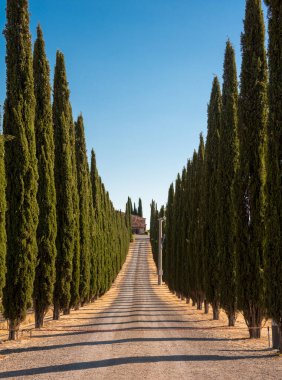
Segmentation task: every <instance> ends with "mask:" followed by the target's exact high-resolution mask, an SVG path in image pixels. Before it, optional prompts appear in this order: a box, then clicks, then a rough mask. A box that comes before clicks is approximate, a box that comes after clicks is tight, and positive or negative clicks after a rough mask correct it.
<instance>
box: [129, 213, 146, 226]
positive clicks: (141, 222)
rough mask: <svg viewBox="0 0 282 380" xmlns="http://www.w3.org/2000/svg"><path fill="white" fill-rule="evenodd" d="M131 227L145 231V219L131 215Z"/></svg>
mask: <svg viewBox="0 0 282 380" xmlns="http://www.w3.org/2000/svg"><path fill="white" fill-rule="evenodd" d="M131 227H132V228H144V229H146V218H141V217H140V216H138V215H131Z"/></svg>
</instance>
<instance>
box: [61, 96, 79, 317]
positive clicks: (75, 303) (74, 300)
mask: <svg viewBox="0 0 282 380" xmlns="http://www.w3.org/2000/svg"><path fill="white" fill-rule="evenodd" d="M69 108H70V115H71V122H70V148H71V163H72V182H71V186H72V202H73V215H74V233H73V239H74V252H73V271H72V280H71V299H70V304H69V307H68V308H65V310H64V314H69V313H70V308H71V307H74V308H75V309H78V308H79V305H80V289H79V287H80V211H79V195H78V187H77V186H78V180H77V168H76V153H75V125H74V122H73V118H72V109H71V105H70V103H69Z"/></svg>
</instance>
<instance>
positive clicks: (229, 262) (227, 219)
mask: <svg viewBox="0 0 282 380" xmlns="http://www.w3.org/2000/svg"><path fill="white" fill-rule="evenodd" d="M238 160H239V141H238V82H237V70H236V63H235V52H234V49H233V47H232V45H231V43H230V41H227V43H226V50H225V59H224V73H223V89H222V114H221V128H220V146H219V168H218V194H219V199H220V202H219V203H218V222H217V226H218V232H217V236H218V241H219V246H218V249H219V255H220V268H219V269H220V276H219V280H220V288H221V289H220V305H221V307H222V308H223V309H224V310H225V312H226V314H227V316H228V320H229V326H234V324H235V320H236V311H237V297H236V245H235V238H236V218H235V199H234V196H235V194H234V181H235V178H236V173H237V170H238Z"/></svg>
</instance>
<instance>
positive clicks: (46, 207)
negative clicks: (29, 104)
mask: <svg viewBox="0 0 282 380" xmlns="http://www.w3.org/2000/svg"><path fill="white" fill-rule="evenodd" d="M33 72H34V93H35V99H36V110H35V111H36V112H35V134H36V153H37V160H38V172H39V181H38V193H37V202H38V206H39V223H38V228H37V245H38V257H37V267H36V273H35V282H34V290H33V299H34V310H35V327H42V325H43V318H44V314H45V313H46V311H47V310H48V307H49V306H50V305H51V304H52V298H53V288H54V282H55V259H56V231H57V223H56V190H55V178H54V140H53V124H52V107H51V87H50V69H49V64H48V61H47V59H46V54H45V46H44V41H43V35H42V30H41V28H40V26H38V28H37V40H36V42H35V45H34V58H33Z"/></svg>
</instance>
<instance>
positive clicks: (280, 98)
mask: <svg viewBox="0 0 282 380" xmlns="http://www.w3.org/2000/svg"><path fill="white" fill-rule="evenodd" d="M266 2H267V4H268V6H269V8H268V20H269V23H268V29H269V45H268V59H269V90H268V94H269V119H268V157H267V195H268V209H267V218H266V221H267V224H266V226H267V243H266V252H265V274H266V276H265V278H266V294H267V297H266V307H267V311H268V314H269V315H270V316H271V317H272V318H274V320H275V321H276V323H278V325H279V326H280V349H281V351H282V302H281V300H282V281H281V273H282V244H281V240H282V188H281V187H282V186H281V178H282V38H281V35H282V3H281V1H279V0H268V1H266Z"/></svg>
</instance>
